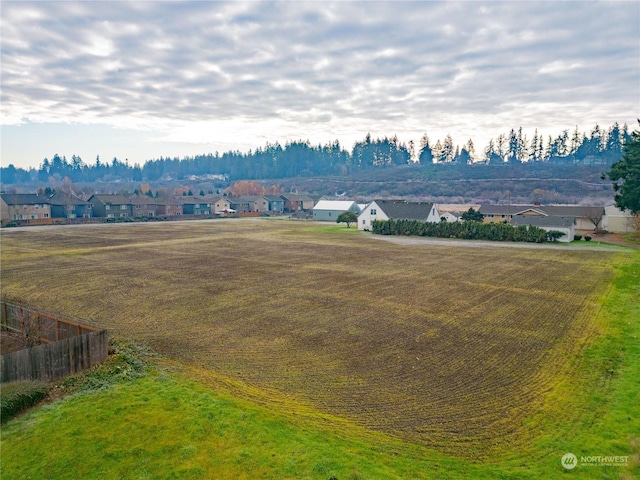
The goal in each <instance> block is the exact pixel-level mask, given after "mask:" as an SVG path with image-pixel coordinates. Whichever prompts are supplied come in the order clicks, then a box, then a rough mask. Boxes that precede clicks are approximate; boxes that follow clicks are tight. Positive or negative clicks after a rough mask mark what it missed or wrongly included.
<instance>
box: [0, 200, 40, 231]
mask: <svg viewBox="0 0 640 480" xmlns="http://www.w3.org/2000/svg"><path fill="white" fill-rule="evenodd" d="M50 218H51V205H49V199H48V198H46V197H41V196H40V195H38V194H36V193H2V194H0V220H1V221H2V224H5V223H7V222H8V221H11V220H39V219H50Z"/></svg>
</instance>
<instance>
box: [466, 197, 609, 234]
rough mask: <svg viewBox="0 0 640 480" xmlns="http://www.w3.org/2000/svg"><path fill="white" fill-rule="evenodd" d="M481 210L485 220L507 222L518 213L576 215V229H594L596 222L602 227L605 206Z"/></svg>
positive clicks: (536, 205) (532, 206)
mask: <svg viewBox="0 0 640 480" xmlns="http://www.w3.org/2000/svg"><path fill="white" fill-rule="evenodd" d="M479 212H480V213H482V214H483V215H484V221H485V222H498V223H501V222H506V223H511V219H512V218H513V217H514V216H516V215H521V216H539V217H574V218H575V220H576V223H575V229H576V230H583V231H591V232H592V231H594V230H595V228H596V224H597V225H598V228H602V219H603V217H604V213H605V211H604V207H601V206H589V205H540V204H534V205H481V206H480V209H479Z"/></svg>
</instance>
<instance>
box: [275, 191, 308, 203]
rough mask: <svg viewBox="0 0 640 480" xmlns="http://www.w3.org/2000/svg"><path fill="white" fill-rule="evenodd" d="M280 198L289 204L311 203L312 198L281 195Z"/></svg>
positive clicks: (287, 194) (292, 194)
mask: <svg viewBox="0 0 640 480" xmlns="http://www.w3.org/2000/svg"><path fill="white" fill-rule="evenodd" d="M280 196H281V197H282V198H284V199H285V200H289V201H290V202H313V198H311V197H310V196H309V195H306V194H297V193H283V194H282V195H280Z"/></svg>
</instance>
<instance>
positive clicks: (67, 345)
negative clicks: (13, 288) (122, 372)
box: [0, 301, 108, 383]
mask: <svg viewBox="0 0 640 480" xmlns="http://www.w3.org/2000/svg"><path fill="white" fill-rule="evenodd" d="M0 314H1V315H2V318H1V321H2V326H3V328H7V329H9V330H13V331H18V332H20V331H21V329H22V328H24V323H25V322H24V319H25V318H31V319H35V320H36V322H37V325H38V329H39V333H40V338H41V339H42V340H43V341H45V342H49V343H43V344H40V345H36V346H34V347H31V348H25V349H22V350H18V351H16V352H11V353H8V354H6V355H0V382H1V383H6V382H13V381H16V380H43V381H53V380H58V379H60V378H63V377H66V376H67V375H71V374H73V373H77V372H79V371H81V370H84V369H86V368H89V367H91V366H92V365H95V364H96V363H100V362H103V361H104V360H105V359H106V358H107V355H108V343H107V331H106V330H99V329H97V328H96V327H93V326H89V325H83V324H81V323H79V322H76V321H68V320H64V319H61V318H58V317H56V316H53V315H51V314H47V313H42V312H37V311H34V310H32V309H28V308H26V307H23V306H20V305H17V304H15V303H8V302H4V301H3V302H2V304H1V305H0Z"/></svg>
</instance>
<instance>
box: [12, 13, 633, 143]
mask: <svg viewBox="0 0 640 480" xmlns="http://www.w3.org/2000/svg"><path fill="white" fill-rule="evenodd" d="M639 19H640V6H639V4H638V3H637V2H617V3H616V2H602V3H597V2H596V3H593V2H530V3H529V2H504V3H502V2H487V3H480V2H462V3H449V2H446V3H438V2H337V3H329V2H246V3H244V2H231V3H224V2H206V1H201V2H193V3H184V2H164V1H163V2H93V1H92V2H35V3H29V2H12V1H8V2H3V8H2V23H3V29H2V108H3V115H4V119H3V123H5V124H11V123H17V122H20V121H22V120H25V119H26V120H30V121H35V122H77V123H92V122H93V123H95V122H103V123H107V124H114V125H119V124H122V123H126V124H127V125H128V124H129V123H127V122H133V123H135V124H136V125H138V126H139V127H142V126H144V125H146V124H149V125H154V126H155V127H158V126H159V125H161V122H162V121H169V122H184V123H185V124H186V123H188V122H209V121H214V120H215V121H218V122H220V121H230V122H231V121H238V119H240V120H242V121H245V122H253V123H254V124H255V125H257V127H256V130H255V131H253V134H254V135H262V136H266V137H267V138H268V137H270V136H271V137H272V138H271V140H278V139H279V138H278V130H277V128H285V127H283V125H286V128H285V130H283V131H286V132H287V134H292V132H293V134H296V135H297V136H299V137H302V138H307V137H309V136H313V135H315V134H316V133H317V134H318V135H319V136H322V135H324V136H327V137H329V138H341V137H342V135H343V134H346V133H345V132H350V133H352V134H356V132H359V133H358V135H360V136H364V134H365V133H366V132H367V131H370V130H371V131H374V132H375V131H377V132H381V133H384V134H393V133H399V134H405V135H407V136H414V137H413V138H414V139H415V140H417V138H415V135H416V134H419V133H418V132H421V131H425V130H426V131H431V130H434V131H436V132H444V131H450V132H452V133H457V134H459V135H462V134H465V133H466V132H468V133H469V135H472V134H475V135H478V134H480V135H482V133H481V132H482V131H483V130H484V131H488V132H489V133H488V135H490V136H492V135H497V134H498V133H501V132H502V131H504V130H505V129H508V128H511V127H517V126H519V125H523V126H525V127H528V128H535V127H538V128H542V129H544V128H555V127H557V126H558V125H564V126H565V127H567V128H569V127H571V126H573V125H576V124H581V125H583V126H584V127H585V128H588V127H589V126H590V125H592V124H593V123H594V122H596V121H600V122H603V123H606V122H613V121H616V120H617V121H632V120H633V119H634V118H635V116H637V114H638V107H639V106H640V97H639V96H640V92H639V91H638V78H640V64H639V62H638V58H639V54H640V49H639V43H640V42H639V39H640V34H639V33H638V28H637V26H638V24H639V22H638V21H639ZM270 122H274V123H273V125H276V126H274V127H273V130H270V127H269V125H270ZM278 122H279V123H278ZM277 125H280V127H277ZM497 127H498V130H497V131H496V130H492V129H495V128H497ZM149 128H151V127H149ZM167 128H168V127H167ZM261 129H262V130H261ZM247 134H248V132H247ZM215 135H216V133H215V132H210V133H209V137H212V141H215ZM227 140H228V139H225V141H227ZM457 140H458V141H460V142H464V141H465V140H466V139H463V138H459V139H457ZM190 141H195V140H193V139H191V140H190Z"/></svg>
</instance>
